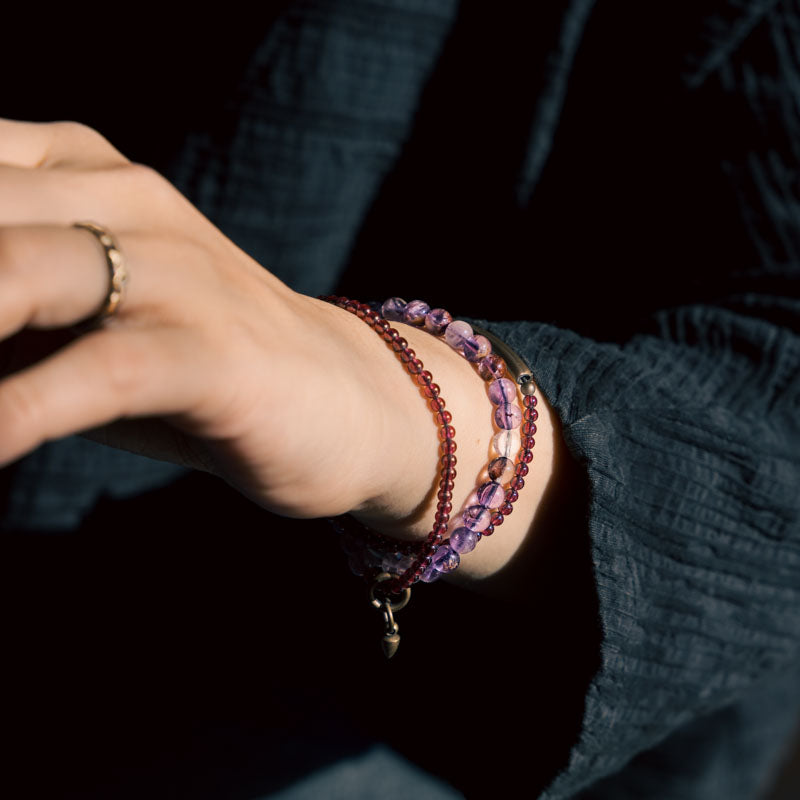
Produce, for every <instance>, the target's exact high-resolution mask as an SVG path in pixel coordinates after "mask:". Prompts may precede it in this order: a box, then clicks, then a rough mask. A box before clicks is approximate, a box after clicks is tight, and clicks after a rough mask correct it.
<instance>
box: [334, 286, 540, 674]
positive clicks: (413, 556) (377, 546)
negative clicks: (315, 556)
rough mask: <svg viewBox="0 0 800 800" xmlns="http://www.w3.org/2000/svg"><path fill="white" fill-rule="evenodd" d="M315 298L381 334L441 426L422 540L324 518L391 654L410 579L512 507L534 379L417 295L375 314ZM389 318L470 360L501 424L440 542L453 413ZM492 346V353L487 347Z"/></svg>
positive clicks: (452, 459)
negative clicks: (365, 590) (363, 588)
mask: <svg viewBox="0 0 800 800" xmlns="http://www.w3.org/2000/svg"><path fill="white" fill-rule="evenodd" d="M320 299H321V300H325V301H327V302H331V303H333V304H335V305H338V306H339V307H340V308H344V309H345V310H347V311H350V312H351V313H353V314H356V315H357V316H358V317H359V318H360V319H362V320H364V321H365V322H366V323H367V324H369V325H370V327H372V328H373V329H374V330H375V331H376V333H378V334H379V335H380V336H382V338H383V339H384V340H385V341H386V342H387V344H389V345H390V346H391V347H392V349H393V350H394V351H395V352H396V353H397V354H398V356H399V357H400V359H401V361H403V363H404V364H405V366H406V369H407V370H408V371H409V374H411V376H412V377H414V378H415V379H416V381H417V383H418V384H419V385H420V386H421V388H422V392H423V394H424V396H425V397H426V399H428V401H429V403H430V406H431V409H432V410H433V411H434V414H435V417H436V421H437V424H438V425H439V426H440V427H439V438H440V439H441V445H440V448H441V471H440V483H439V491H438V494H437V499H438V503H437V509H436V515H435V517H434V523H433V528H432V530H431V533H430V534H429V535H428V537H427V539H426V540H425V541H424V542H422V543H419V542H402V541H398V540H396V539H391V538H390V537H387V536H384V535H382V534H379V533H376V532H374V531H371V530H369V529H368V528H366V527H365V526H363V525H361V524H360V523H357V522H356V521H355V520H352V519H351V518H348V517H339V518H337V519H336V520H331V521H332V522H333V523H334V526H335V527H336V528H337V530H339V531H340V532H341V533H342V534H343V536H342V540H341V541H342V545H343V548H344V550H345V552H346V553H347V554H348V562H349V565H350V568H351V570H352V571H353V572H354V573H356V574H357V575H362V576H364V577H365V578H366V579H367V580H368V581H369V582H370V583H371V588H370V601H371V602H372V604H373V605H374V606H375V607H376V608H378V609H379V610H381V611H382V613H383V617H384V638H383V647H384V653H385V654H386V655H387V657H389V658H391V656H392V655H394V653H395V652H396V650H397V647H398V645H399V639H400V637H399V634H398V627H397V623H396V622H395V621H394V618H393V612H394V611H399V610H400V609H401V608H403V607H405V605H406V604H407V602H408V600H409V598H410V592H411V589H410V587H411V585H413V584H414V583H416V582H417V581H419V580H422V581H424V582H428V583H430V582H432V581H434V580H436V579H438V578H439V577H441V576H442V575H443V574H446V573H449V572H453V571H454V570H455V569H456V568H457V567H458V566H459V563H460V556H461V554H465V553H468V552H471V551H472V550H473V549H474V548H475V546H476V544H477V543H478V541H480V539H481V538H482V537H483V536H491V535H492V533H493V532H494V530H495V528H496V527H497V526H498V525H502V523H503V520H504V518H505V517H506V516H508V515H509V514H510V513H511V512H512V511H513V504H514V503H515V502H516V500H517V499H518V497H519V490H520V489H522V487H523V486H524V485H525V476H526V475H527V474H528V469H529V468H528V464H529V463H530V461H531V460H532V458H533V453H532V448H533V446H534V439H533V435H534V433H535V432H536V425H535V421H536V419H537V417H538V412H537V411H536V403H537V401H536V397H535V394H534V392H535V385H534V383H533V380H532V376H531V373H530V369H529V368H528V367H527V365H526V364H525V363H524V362H523V361H522V359H520V358H519V356H517V355H516V354H515V353H513V352H512V351H510V350H509V349H508V348H507V347H506V346H505V345H504V344H503V343H502V342H501V341H500V340H499V339H496V338H495V337H494V336H492V334H490V333H489V332H488V331H481V330H480V329H477V330H478V331H479V332H478V333H477V334H475V333H474V331H473V328H472V327H471V326H470V325H469V324H468V323H466V322H463V321H460V320H455V321H454V320H453V318H452V316H451V315H450V314H449V313H448V312H447V311H445V310H444V309H433V310H431V309H430V307H429V306H428V305H427V304H426V303H424V302H422V301H420V300H415V301H412V302H411V303H406V302H405V301H404V300H402V299H401V298H391V299H390V300H387V301H386V302H385V303H384V304H383V306H382V307H381V312H382V314H383V316H381V315H380V314H378V313H377V311H376V310H374V309H372V308H370V306H368V305H366V304H363V303H358V302H356V301H354V300H348V299H347V298H344V297H336V296H325V297H320ZM389 319H391V320H392V321H402V322H406V323H407V324H411V325H414V326H417V327H422V326H424V327H425V330H427V331H428V332H429V333H431V334H433V335H435V336H438V337H441V338H443V339H444V340H445V341H446V342H447V343H448V344H449V345H450V346H451V347H452V348H453V349H454V350H456V352H458V353H459V354H461V355H463V356H464V357H465V358H467V360H469V361H471V362H472V363H473V364H475V365H476V368H477V370H478V373H479V374H480V375H481V377H482V378H484V380H486V381H487V382H489V398H490V400H491V401H492V403H493V404H494V406H496V408H495V410H494V414H493V419H494V422H495V424H496V426H497V427H498V428H499V429H500V430H499V432H498V433H497V434H496V435H495V436H494V438H493V449H494V453H495V457H494V458H493V459H492V461H491V462H490V463H489V465H488V467H487V468H486V470H485V472H486V473H487V476H488V477H489V480H488V481H483V482H482V483H481V485H480V486H479V487H478V488H477V489H476V491H475V492H473V493H472V495H470V498H469V499H468V501H467V503H466V504H465V510H464V511H463V512H462V514H461V522H462V524H461V525H460V526H459V527H457V528H456V529H455V530H454V531H453V532H452V534H451V535H450V538H449V539H447V540H446V541H443V537H444V534H445V533H446V532H447V527H448V523H449V521H450V513H451V511H452V502H451V501H452V497H453V488H454V480H455V477H456V470H455V465H456V456H455V450H456V443H455V429H454V428H453V426H452V425H451V424H450V423H451V422H452V416H451V414H450V412H449V411H447V410H446V409H445V404H444V400H443V399H442V398H441V397H440V391H439V387H438V386H437V385H436V384H435V383H433V380H432V376H431V375H430V372H428V371H427V370H424V368H423V365H422V362H421V361H420V360H419V359H418V358H416V354H415V353H414V351H413V350H411V349H410V348H409V347H408V342H407V341H406V340H405V339H404V338H403V337H401V336H400V334H399V332H398V331H397V330H396V329H395V328H392V326H391V325H390V324H389V321H388V320H389ZM493 347H494V350H495V352H492V348H493ZM501 353H502V355H500V354H501ZM504 356H505V358H504ZM509 364H510V365H511V367H512V370H513V373H514V374H515V377H516V381H517V384H519V386H520V390H521V392H522V394H523V397H524V399H523V406H524V409H525V410H524V411H520V409H519V407H518V406H516V405H515V404H514V402H513V401H514V400H515V399H516V391H517V386H516V385H515V384H514V383H513V382H512V381H510V380H508V379H507V378H505V377H504V376H505V375H506V372H507V370H508V368H509V367H508V365H509ZM523 419H524V424H523V426H522V433H523V438H522V439H520V437H519V435H518V434H516V431H515V429H516V428H518V427H519V426H520V424H522V422H523ZM517 449H519V453H518V455H517V460H516V463H514V462H513V461H512V460H511V458H510V457H509V456H510V455H512V454H513V453H514V451H515V450H517ZM482 474H483V473H482ZM504 484H505V486H504ZM393 594H395V595H398V594H399V595H401V597H400V599H399V600H398V601H392V600H391V599H390V595H393Z"/></svg>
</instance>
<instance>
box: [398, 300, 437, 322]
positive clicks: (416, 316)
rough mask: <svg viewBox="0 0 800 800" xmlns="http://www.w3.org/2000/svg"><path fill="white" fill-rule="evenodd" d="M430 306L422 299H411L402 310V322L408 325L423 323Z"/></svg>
mask: <svg viewBox="0 0 800 800" xmlns="http://www.w3.org/2000/svg"><path fill="white" fill-rule="evenodd" d="M430 310H431V307H430V306H429V305H428V304H427V303H426V302H425V301H424V300H412V301H411V302H410V303H409V304H408V305H407V306H406V310H405V311H404V312H403V322H407V323H408V324H409V325H423V324H424V322H425V317H426V316H427V314H428V312H429V311H430Z"/></svg>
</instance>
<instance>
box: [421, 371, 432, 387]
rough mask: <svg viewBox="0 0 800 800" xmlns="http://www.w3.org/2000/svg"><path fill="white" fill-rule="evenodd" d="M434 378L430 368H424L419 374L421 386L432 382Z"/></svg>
mask: <svg viewBox="0 0 800 800" xmlns="http://www.w3.org/2000/svg"><path fill="white" fill-rule="evenodd" d="M432 380H433V375H431V374H430V372H428V370H426V369H424V370H422V372H420V374H419V375H417V383H418V384H419V385H420V386H425V385H426V384H428V383H430V382H431V381H432Z"/></svg>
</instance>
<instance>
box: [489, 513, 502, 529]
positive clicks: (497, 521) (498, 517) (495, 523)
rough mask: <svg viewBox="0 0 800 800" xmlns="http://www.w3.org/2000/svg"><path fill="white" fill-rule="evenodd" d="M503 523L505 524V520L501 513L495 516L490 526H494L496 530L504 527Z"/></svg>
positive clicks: (490, 521)
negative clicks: (499, 526) (500, 526)
mask: <svg viewBox="0 0 800 800" xmlns="http://www.w3.org/2000/svg"><path fill="white" fill-rule="evenodd" d="M503 522H505V518H504V517H503V515H502V514H501V513H500V512H499V511H498V512H497V513H496V514H493V515H492V518H491V520H489V524H490V525H493V526H494V527H495V528H496V527H497V526H498V525H502V524H503Z"/></svg>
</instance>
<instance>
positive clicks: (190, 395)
mask: <svg viewBox="0 0 800 800" xmlns="http://www.w3.org/2000/svg"><path fill="white" fill-rule="evenodd" d="M201 357H202V356H200V358H201ZM198 361H199V357H198V348H197V345H196V343H194V342H192V341H189V338H188V337H186V336H185V334H183V333H182V332H180V331H178V330H172V329H163V328H162V329H143V328H114V329H106V330H103V331H98V332H95V333H92V334H89V335H87V336H84V337H82V338H80V339H77V340H75V341H74V342H73V343H72V344H70V345H68V346H67V347H66V348H64V349H63V350H61V351H60V352H58V353H56V354H55V355H53V356H51V357H50V358H48V359H46V360H45V361H42V362H40V363H39V364H37V365H35V366H33V367H30V368H28V369H26V370H24V371H23V372H20V373H17V374H16V375H13V376H11V377H10V378H7V379H6V380H4V381H2V382H0V467H2V466H4V465H6V464H8V463H10V462H11V461H14V460H15V459H16V458H18V457H20V456H21V455H23V454H24V453H26V452H28V451H29V450H31V449H33V448H34V447H36V446H38V445H39V444H41V443H42V442H44V441H46V440H48V439H55V438H59V437H61V436H66V435H68V434H71V433H75V432H77V431H82V430H86V429H89V428H95V427H98V426H100V425H105V424H107V423H109V422H111V421H112V420H115V419H119V418H126V417H140V416H155V415H170V414H179V413H181V412H185V411H186V410H187V409H192V408H194V407H196V406H197V404H198V398H200V397H201V396H202V391H203V389H202V381H201V380H200V375H202V373H203V370H202V369H201V365H199V364H198Z"/></svg>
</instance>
